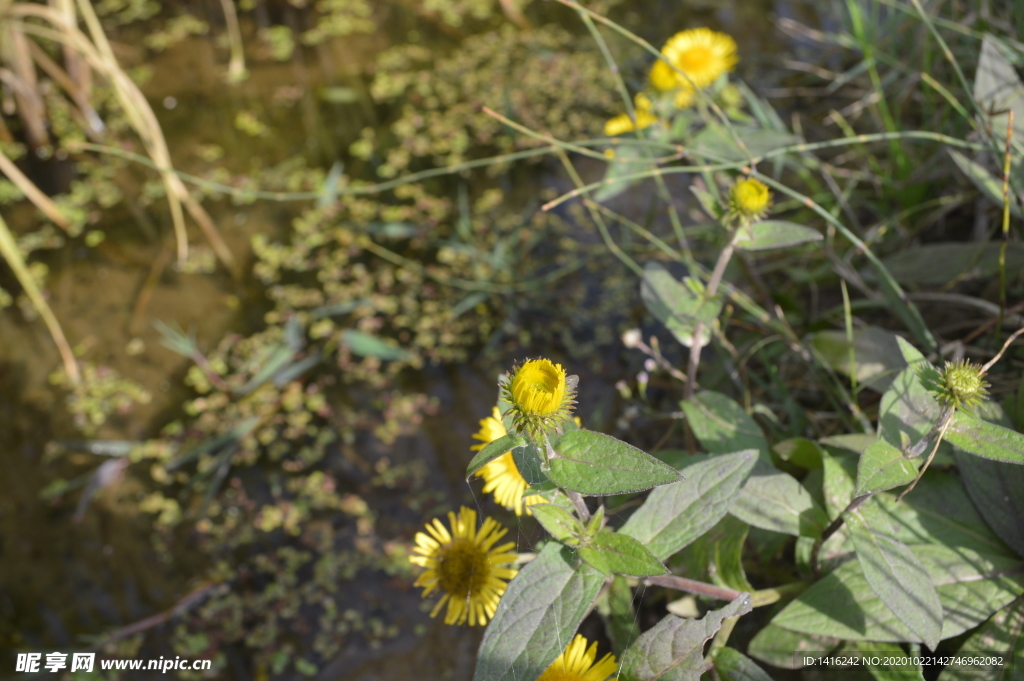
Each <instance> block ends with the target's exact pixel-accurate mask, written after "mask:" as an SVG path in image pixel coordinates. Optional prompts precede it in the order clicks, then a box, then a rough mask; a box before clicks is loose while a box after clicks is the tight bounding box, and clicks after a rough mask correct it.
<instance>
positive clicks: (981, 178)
mask: <svg viewBox="0 0 1024 681" xmlns="http://www.w3.org/2000/svg"><path fill="white" fill-rule="evenodd" d="M1003 130H1004V131H1005V130H1006V123H1003ZM1004 134H1005V133H1004ZM946 151H948V152H949V155H950V156H951V157H952V158H953V162H954V163H956V167H957V168H959V169H960V172H962V173H963V174H964V175H966V176H967V179H968V180H970V181H971V183H972V184H974V186H975V187H977V189H978V191H980V192H981V193H982V194H984V195H985V198H986V199H988V200H989V201H990V202H992V203H994V204H995V205H997V206H1002V205H1003V181H1002V179H1001V178H998V177H996V176H995V175H994V174H992V173H991V172H990V171H989V170H988V169H987V168H985V166H983V165H981V164H980V163H975V162H974V161H972V160H971V159H969V158H967V157H966V156H964V155H963V154H961V153H960V152H959V151H956V150H955V149H946ZM1010 212H1011V213H1012V214H1013V216H1014V217H1016V218H1020V217H1021V212H1020V208H1018V207H1017V202H1016V201H1014V200H1013V195H1012V194H1011V196H1010ZM964 250H965V251H971V250H974V249H972V248H970V247H967V248H964ZM943 269H945V268H943ZM951 274H952V272H951Z"/></svg>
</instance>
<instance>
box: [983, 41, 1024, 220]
mask: <svg viewBox="0 0 1024 681" xmlns="http://www.w3.org/2000/svg"><path fill="white" fill-rule="evenodd" d="M974 99H975V100H976V101H977V102H978V104H979V105H981V108H982V109H983V110H984V111H985V112H987V114H986V115H988V116H990V121H989V124H990V125H991V127H992V133H993V134H994V135H996V136H997V138H998V139H1000V140H1002V139H1003V137H1004V136H1005V134H1006V126H1007V121H1008V117H1009V114H1008V113H1007V110H1008V109H1012V110H1013V113H1014V119H1013V121H1014V122H1013V132H1014V136H1015V137H1017V138H1018V139H1019V138H1020V137H1021V136H1022V135H1024V85H1022V84H1021V82H1020V77H1019V76H1017V71H1016V70H1015V69H1014V68H1013V64H1011V63H1010V61H1009V60H1008V59H1007V58H1006V55H1005V54H1004V52H1003V49H1002V48H1001V45H1000V41H999V40H998V39H997V38H995V37H994V36H992V35H990V34H987V33H986V34H985V37H984V38H983V39H982V42H981V54H980V55H979V56H978V70H977V71H975V73H974ZM1000 205H1001V204H1000Z"/></svg>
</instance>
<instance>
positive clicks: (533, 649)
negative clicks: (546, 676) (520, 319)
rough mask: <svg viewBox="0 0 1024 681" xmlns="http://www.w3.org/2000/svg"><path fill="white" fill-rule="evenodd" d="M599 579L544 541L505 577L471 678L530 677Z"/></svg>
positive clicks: (570, 632) (589, 600) (571, 630)
mask: <svg viewBox="0 0 1024 681" xmlns="http://www.w3.org/2000/svg"><path fill="white" fill-rule="evenodd" d="M604 582H605V578H604V576H602V575H601V573H599V572H598V571H597V570H594V568H592V567H590V566H589V565H587V564H586V563H579V562H576V561H574V558H573V555H572V552H571V551H569V550H568V549H566V548H564V547H563V546H562V545H561V544H557V543H554V542H552V543H549V544H548V545H547V546H545V547H544V548H543V549H542V550H541V552H540V553H539V554H538V555H537V557H536V558H534V559H533V560H532V561H530V562H529V563H527V564H526V566H525V567H524V568H523V569H522V570H521V571H520V572H519V574H518V575H516V577H515V579H513V580H512V581H511V582H509V585H508V589H507V590H506V591H505V593H504V595H503V596H502V597H501V601H499V603H498V609H497V612H495V614H494V618H493V619H492V620H491V623H490V624H489V625H488V626H487V630H486V631H485V632H484V638H483V641H482V642H481V644H480V650H479V652H478V653H477V662H476V672H475V674H474V675H473V679H474V681H521V680H522V679H536V678H537V677H538V676H540V675H541V674H542V673H543V672H544V670H545V669H547V667H548V665H550V664H551V663H552V662H554V661H555V658H556V657H558V656H559V655H560V654H561V653H562V651H563V650H564V648H565V643H566V641H570V640H571V639H572V637H573V636H574V635H575V633H576V630H577V628H579V625H580V622H582V621H583V618H584V617H585V616H586V614H587V613H588V612H589V611H590V607H591V605H593V603H594V600H595V599H596V598H597V594H598V593H599V592H600V591H601V587H602V586H604Z"/></svg>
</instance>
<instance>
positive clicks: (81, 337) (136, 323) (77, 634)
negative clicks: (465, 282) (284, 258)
mask: <svg viewBox="0 0 1024 681" xmlns="http://www.w3.org/2000/svg"><path fill="white" fill-rule="evenodd" d="M796 11H797V10H796V9H794V5H793V3H790V2H785V1H784V0H778V1H777V2H774V3H773V2H769V1H767V0H734V1H733V2H726V3H718V2H705V1H703V0H690V2H688V3H687V6H686V7H680V4H679V3H675V2H672V3H670V2H655V1H649V2H648V1H645V0H635V1H634V2H632V3H631V4H628V5H626V6H625V9H624V10H623V11H622V16H621V17H620V20H622V21H623V22H624V23H625V24H627V25H629V26H631V27H633V28H635V29H636V30H638V31H639V32H640V33H641V34H642V35H644V37H647V38H648V39H650V40H651V41H652V42H654V43H656V44H660V42H661V41H662V40H664V38H666V37H667V34H664V33H663V27H664V26H674V27H678V28H680V29H681V28H685V27H689V26H698V25H704V24H712V25H717V26H719V27H721V28H722V30H725V31H727V32H729V33H731V34H732V35H734V36H735V37H736V38H737V41H738V42H739V44H740V46H741V53H742V55H743V62H742V63H741V67H740V70H739V74H740V76H741V77H743V78H745V79H746V80H747V81H748V82H759V83H763V82H765V80H766V78H767V79H768V80H771V79H772V78H774V76H775V75H777V73H776V71H775V68H776V67H775V65H774V62H773V60H772V59H768V58H767V55H770V54H775V53H779V52H783V51H786V50H788V49H790V48H791V47H792V45H787V44H785V43H783V42H781V41H782V36H781V35H780V34H779V33H778V32H776V31H775V30H774V28H773V26H772V23H771V19H770V16H771V15H772V14H773V13H775V14H779V15H784V16H793V15H794V12H796ZM652 16H657V17H659V21H658V22H651V21H650V17H652ZM798 18H800V19H802V20H805V21H811V22H812V23H813V22H814V19H813V17H807V16H800V17H798ZM406 28H407V27H406ZM244 29H245V31H244V32H245V34H246V35H245V37H246V40H247V44H254V42H255V41H254V40H252V37H253V31H254V27H253V26H251V25H248V24H245V25H244ZM402 30H405V28H403V29H402ZM403 37H404V36H400V35H379V36H369V37H358V36H357V37H353V38H347V39H345V40H343V41H335V42H334V43H331V44H329V45H327V46H324V47H321V48H319V49H317V50H310V51H306V52H302V53H297V54H296V56H295V57H294V58H293V59H292V60H291V61H289V62H285V63H276V62H272V61H269V60H266V59H263V60H260V59H250V61H249V63H248V66H249V69H250V77H249V78H248V79H247V80H246V81H245V82H243V83H241V84H238V85H232V86H228V85H225V84H224V81H223V73H224V68H225V62H226V54H225V51H224V50H223V49H221V48H219V47H216V46H215V45H214V43H213V41H212V40H210V39H206V38H194V39H189V40H187V41H185V42H183V43H181V44H178V45H177V46H175V47H172V48H171V49H169V50H167V51H166V52H164V53H162V54H161V55H159V56H158V57H157V58H156V59H155V60H153V61H150V62H148V64H147V65H148V66H149V67H151V68H152V69H153V77H152V79H151V80H150V81H149V83H148V84H147V85H146V86H145V87H144V90H145V94H146V95H147V97H148V98H149V100H150V101H151V102H152V103H153V106H154V108H155V109H156V111H157V114H158V116H159V118H160V120H161V123H162V125H163V126H164V131H165V134H166V135H167V138H168V143H169V146H170V148H171V149H172V153H173V155H174V158H175V162H176V165H177V166H178V167H179V168H180V169H182V170H185V171H186V172H188V171H193V172H201V171H202V169H203V168H204V167H205V166H204V165H203V161H202V160H201V158H200V152H201V150H202V149H203V148H204V147H203V145H210V144H216V145H219V146H220V147H222V148H223V149H224V154H225V161H224V163H225V164H226V165H227V166H228V168H229V169H230V170H231V171H232V172H235V173H239V174H244V173H247V172H249V171H250V170H251V168H252V167H254V165H255V164H260V165H263V166H267V165H270V164H273V163H277V162H281V161H283V160H286V159H288V158H290V157H292V156H294V155H299V154H301V155H304V156H305V157H306V158H307V159H308V161H309V163H310V165H312V166H320V167H329V166H330V165H331V163H333V161H334V160H335V159H337V158H342V157H344V155H345V150H346V149H347V146H348V144H349V143H350V142H351V141H353V140H354V139H356V137H357V135H358V133H359V131H360V130H361V129H362V128H363V127H365V126H367V125H371V126H372V125H378V124H379V123H380V122H379V121H378V120H377V111H376V110H375V109H374V107H373V106H372V105H371V104H370V103H369V98H368V96H367V95H366V84H367V83H368V82H369V80H370V78H371V77H372V75H371V74H372V65H373V59H374V55H375V54H376V53H377V52H378V51H379V50H380V49H382V48H383V47H386V46H388V45H389V44H393V43H395V42H396V41H399V40H401V39H403ZM138 38H139V36H138V35H124V36H118V35H115V36H114V39H115V41H117V45H116V48H117V50H118V52H119V55H120V56H121V58H122V60H123V61H125V62H126V63H129V64H131V63H137V62H139V61H140V60H141V58H142V52H141V51H139V50H138V49H136V48H133V47H131V45H132V44H137V40H138ZM324 86H331V87H338V86H341V87H346V88H351V89H352V91H354V92H356V93H357V95H358V96H357V97H356V99H355V101H353V102H351V103H348V104H326V103H325V102H323V101H322V100H321V99H320V98H319V97H318V96H317V90H318V88H321V87H324ZM240 110H253V111H258V112H259V113H260V114H261V116H262V118H263V120H264V121H265V122H266V123H267V124H268V125H269V126H270V127H271V128H272V129H273V130H274V133H273V134H270V135H265V136H260V137H250V136H247V135H245V134H244V133H242V132H240V131H239V130H238V129H237V128H236V127H235V123H234V121H235V116H236V114H237V112H238V111H240ZM205 205H206V207H207V209H208V210H209V212H210V214H211V216H212V217H213V218H214V220H215V222H216V224H217V225H218V228H219V229H220V230H221V233H222V235H223V237H224V239H225V241H226V242H227V244H228V245H229V247H230V248H231V250H232V251H233V253H234V254H235V256H236V257H237V258H238V259H239V261H240V262H242V263H243V264H248V263H249V261H250V259H251V255H250V252H249V242H250V239H251V237H252V236H253V235H254V234H256V233H268V234H272V235H277V236H283V235H285V234H286V229H287V226H288V224H289V221H290V219H291V217H293V216H294V215H295V214H296V213H297V208H296V207H295V206H292V205H289V204H278V203H271V202H259V203H255V204H250V205H246V206H232V205H231V204H230V203H229V202H227V201H219V202H214V201H208V202H206V204H205ZM149 210H151V211H159V210H160V209H159V208H155V209H154V208H151V209H149ZM103 219H104V220H105V222H103V223H101V225H102V227H103V229H104V230H105V231H106V233H107V236H108V238H107V241H106V242H105V243H104V244H102V245H101V246H100V247H99V248H95V249H80V250H74V249H70V248H66V249H64V250H62V251H60V252H59V253H58V254H57V255H55V256H53V257H51V258H50V259H48V261H47V263H48V265H49V266H50V270H51V275H50V279H49V288H50V291H51V294H52V299H51V304H52V305H53V308H54V312H55V313H56V315H57V317H58V318H59V319H60V320H61V322H62V324H63V326H64V330H65V332H66V333H67V335H68V337H69V338H70V339H72V342H73V343H74V344H78V345H82V346H83V349H84V355H83V356H84V358H85V359H86V360H88V361H90V362H93V363H95V364H101V365H106V366H110V367H112V368H114V369H115V370H117V371H118V372H119V373H121V374H122V375H123V376H126V377H129V378H131V379H132V380H134V381H135V382H137V383H139V384H140V385H142V386H143V387H144V388H146V389H147V390H148V391H149V392H150V393H151V395H152V398H153V399H152V400H151V401H150V402H149V403H148V404H145V405H139V406H137V407H136V408H135V409H134V410H133V411H132V413H131V414H130V415H126V416H115V417H113V418H112V419H111V420H110V421H109V422H108V423H107V424H106V425H104V426H103V427H102V428H101V430H100V431H99V432H98V433H97V435H96V437H98V438H103V439H116V440H122V439H123V440H139V439H144V438H147V437H152V436H153V435H154V434H155V433H156V432H157V430H158V429H159V427H160V426H161V425H162V424H163V423H165V422H167V421H168V420H169V419H170V418H172V417H173V416H174V415H175V414H176V412H175V409H176V407H177V405H180V403H181V401H182V399H183V397H184V396H185V393H184V392H183V391H182V388H181V378H182V375H183V372H184V371H185V369H186V368H187V362H186V361H185V360H184V359H182V358H181V357H180V356H178V355H176V354H174V353H172V352H170V351H169V350H167V349H165V348H164V347H163V346H161V345H160V343H159V339H160V337H159V334H158V333H157V332H156V331H155V330H154V329H153V326H152V322H153V320H157V319H159V320H164V321H170V320H174V321H177V322H178V323H179V324H180V325H181V326H182V327H183V328H185V329H192V330H194V331H195V333H196V335H197V337H198V339H199V342H200V346H201V347H205V348H209V347H212V346H213V345H214V344H215V343H216V342H217V341H219V339H220V338H221V337H223V335H224V334H225V333H226V332H228V331H231V330H235V331H240V332H243V333H245V332H250V331H252V330H254V329H257V328H259V326H260V324H261V319H262V314H263V311H264V310H265V309H266V307H265V306H264V303H263V298H262V292H261V291H260V290H259V289H258V288H257V287H255V286H253V285H252V284H251V283H247V282H246V281H243V282H241V283H240V282H238V281H234V280H232V279H231V278H230V277H229V276H227V275H226V274H224V273H223V272H221V271H218V272H215V273H212V274H185V273H181V272H176V271H174V270H173V268H166V269H164V270H163V271H162V274H160V276H159V277H157V278H155V279H153V278H152V277H151V273H152V271H153V263H154V262H156V261H158V260H159V259H160V258H161V253H163V252H164V251H166V249H168V248H169V247H170V245H169V243H168V242H167V241H166V240H164V239H161V238H159V237H157V236H156V233H157V232H156V231H155V230H153V229H152V227H151V226H150V227H147V225H146V224H145V220H144V219H141V220H140V219H138V218H137V217H133V214H132V212H131V211H125V210H121V211H117V210H115V211H113V215H112V216H109V217H104V218H103ZM160 219H163V216H161V218H160ZM165 231H166V230H165ZM192 238H193V243H195V244H199V245H201V244H202V239H201V237H200V235H199V234H193V235H192ZM147 281H149V282H150V284H147ZM545 350H546V348H543V347H531V348H524V352H523V354H524V355H538V354H545ZM618 357H619V353H618V352H617V351H612V353H611V355H610V358H606V359H610V361H605V362H603V369H602V370H601V371H600V372H597V373H594V374H592V375H591V376H584V380H589V381H590V385H591V386H593V387H592V388H591V391H590V393H589V396H588V397H587V398H586V399H585V400H582V401H581V407H582V410H583V412H584V416H585V418H586V415H587V414H588V413H591V414H593V413H594V412H597V411H600V412H601V421H602V422H604V423H610V422H611V421H612V420H613V416H614V414H613V411H614V407H613V406H609V405H613V404H614V391H613V390H612V385H614V383H615V381H616V380H618V379H620V378H624V377H625V372H626V365H625V363H623V362H620V361H618V360H617V358H618ZM58 362H59V358H58V356H57V353H56V351H55V350H54V349H53V347H52V343H51V342H50V340H49V337H48V336H47V334H46V332H45V329H44V327H43V326H42V324H40V323H38V322H26V321H24V320H23V319H22V318H21V317H20V316H19V315H17V314H16V313H13V312H12V311H10V310H8V311H6V312H3V313H0V664H3V665H6V664H8V662H7V660H8V656H6V655H5V654H4V651H5V650H10V649H13V648H28V649H34V650H42V649H46V648H47V647H64V648H72V647H75V646H79V645H82V643H83V641H84V640H85V639H83V637H85V636H89V635H97V634H100V633H102V632H106V631H110V630H113V629H117V628H118V627H123V626H125V625H127V624H129V623H132V622H136V621H139V620H141V619H143V618H145V617H147V616H150V615H152V614H153V613H155V612H160V611H163V610H166V609H167V608H168V607H170V606H171V605H173V604H174V603H175V602H177V600H178V599H180V598H181V596H182V595H183V594H185V593H187V591H188V590H189V588H190V587H191V586H194V584H192V583H191V582H190V579H191V578H192V577H193V576H194V575H196V574H199V573H200V571H201V569H202V567H203V566H202V565H201V561H200V559H198V558H196V557H194V556H191V555H189V554H188V553H187V552H181V553H180V554H176V555H175V556H174V559H173V561H172V562H171V563H164V562H161V561H159V560H158V559H157V558H156V556H155V554H154V552H153V550H152V548H151V546H150V539H149V532H148V527H149V522H150V516H147V515H141V514H139V512H138V510H137V507H136V502H137V499H138V496H139V494H140V493H141V492H142V487H141V484H140V483H139V482H138V481H136V480H133V478H132V477H131V476H130V475H129V476H127V477H125V478H124V479H123V480H122V481H121V482H119V483H117V484H115V485H112V486H111V487H110V488H108V489H107V490H105V491H104V492H103V493H102V494H101V495H100V497H99V499H98V500H97V501H96V502H94V504H93V506H92V508H91V509H90V510H89V512H87V513H86V514H85V516H84V519H83V521H82V522H81V523H75V522H73V521H72V515H73V513H74V510H75V509H74V498H75V495H71V498H70V500H68V499H66V500H64V501H62V502H60V503H54V504H50V503H45V502H41V501H40V500H39V493H40V491H41V490H42V489H43V488H44V487H45V485H46V484H47V483H48V482H49V481H50V480H52V479H54V478H55V477H58V476H60V477H64V478H74V477H75V476H77V475H81V474H83V473H84V472H88V471H89V470H92V469H93V468H94V467H95V466H96V463H97V459H96V457H94V456H93V455H90V454H85V453H82V454H72V455H70V456H67V457H65V458H62V459H61V460H59V461H57V462H49V461H48V460H47V459H46V457H45V452H46V451H47V445H48V443H49V442H51V441H52V440H54V439H81V437H80V435H79V434H78V433H77V431H76V430H75V428H74V426H73V424H72V423H71V421H70V418H69V417H68V416H67V414H66V411H65V410H64V408H63V405H62V399H63V397H62V395H61V394H60V393H59V392H57V391H55V390H54V389H53V388H52V387H51V386H50V385H49V383H48V381H47V376H48V375H49V373H50V372H51V371H53V370H54V368H56V367H57V365H58ZM494 370H495V367H472V366H466V367H451V368H448V369H444V370H433V371H430V372H428V373H427V374H425V375H424V377H422V384H421V385H420V386H418V387H419V389H421V390H424V391H425V392H427V393H428V394H431V395H433V396H436V397H438V398H439V399H440V403H441V411H440V412H439V414H438V415H437V416H434V417H431V418H430V419H428V420H427V422H426V423H425V424H424V426H423V428H422V430H421V432H420V433H418V434H417V435H416V436H414V437H412V438H410V439H407V440H404V441H403V446H405V447H411V448H413V449H414V450H415V452H416V453H417V455H419V456H422V457H423V458H424V460H426V461H427V462H428V465H429V466H430V467H431V468H432V470H434V471H437V472H438V473H439V480H440V483H439V484H441V486H442V487H444V488H445V489H444V491H445V493H446V494H447V495H448V496H449V497H450V499H451V504H452V505H453V506H454V505H457V504H458V503H460V502H467V501H468V502H470V503H473V497H472V495H471V492H470V490H469V489H468V488H467V486H466V485H465V483H464V482H463V481H462V471H463V470H464V466H465V462H466V458H467V457H468V451H467V447H468V445H469V443H470V442H471V439H470V436H471V434H472V432H473V431H474V429H475V426H476V421H477V419H479V418H481V417H482V416H483V415H484V414H483V413H480V412H481V410H480V409H479V408H478V407H477V405H481V404H487V403H489V402H490V401H491V400H493V393H494V388H493V382H492V380H491V374H492V372H493V371H494ZM484 411H486V410H484ZM368 501H369V503H370V505H371V507H372V506H373V505H374V499H372V498H370V499H368ZM370 581H371V582H374V583H372V584H369V585H368V589H369V590H372V591H376V592H379V593H380V594H381V595H382V597H386V598H391V599H394V600H395V601H400V602H396V603H395V604H394V609H395V610H396V611H397V612H400V613H402V618H403V619H404V620H405V621H406V622H415V623H418V624H420V625H423V626H421V628H420V629H419V635H413V634H412V633H411V630H412V627H409V629H407V630H406V631H404V632H403V634H401V635H400V636H398V637H397V638H395V639H393V640H392V641H391V642H389V643H386V644H384V646H383V647H380V648H378V649H376V650H360V649H359V647H358V646H352V647H350V648H348V649H346V650H345V651H344V652H343V653H342V654H341V655H339V656H338V658H337V659H336V660H335V661H334V662H333V663H331V664H330V665H328V666H327V667H325V668H324V669H322V670H320V673H319V674H318V676H317V678H321V679H360V680H370V679H389V680H390V679H396V680H397V679H405V678H407V677H408V672H409V670H410V669H415V670H416V672H417V676H418V677H419V678H422V679H425V680H427V679H446V678H468V677H469V676H470V675H471V673H472V667H473V662H474V660H473V655H474V650H475V647H476V644H477V642H478V639H479V635H480V632H479V631H474V630H470V629H468V628H467V629H457V628H452V627H446V626H444V625H443V624H441V623H440V622H438V621H434V620H429V619H428V618H426V617H425V616H424V615H422V614H421V613H420V601H419V597H418V595H417V594H416V592H415V591H414V590H412V589H410V588H402V589H396V588H393V585H391V584H390V582H389V578H388V577H386V576H384V575H381V576H379V578H376V579H371V580H370ZM11 668H12V667H11ZM11 668H7V667H5V668H0V678H3V677H6V676H8V672H9V671H10V669H11ZM229 672H230V674H231V678H239V679H241V678H250V677H249V676H248V675H247V673H246V672H245V671H244V670H242V669H238V668H235V669H233V670H231V669H229Z"/></svg>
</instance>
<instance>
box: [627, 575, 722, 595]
mask: <svg viewBox="0 0 1024 681" xmlns="http://www.w3.org/2000/svg"><path fill="white" fill-rule="evenodd" d="M644 584H646V585H647V586H663V587H665V588H666V589H675V590H676V591H686V592H687V593H691V594H696V595H698V596H707V597H708V598H717V599H719V600H722V601H733V600H736V599H737V598H738V597H739V595H740V593H741V592H740V591H736V590H735V589H730V588H728V587H724V586H715V585H714V584H708V583H706V582H698V581H696V580H694V579H687V578H686V577H679V576H677V575H655V576H653V577H648V578H647V579H645V580H644Z"/></svg>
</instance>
